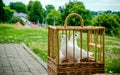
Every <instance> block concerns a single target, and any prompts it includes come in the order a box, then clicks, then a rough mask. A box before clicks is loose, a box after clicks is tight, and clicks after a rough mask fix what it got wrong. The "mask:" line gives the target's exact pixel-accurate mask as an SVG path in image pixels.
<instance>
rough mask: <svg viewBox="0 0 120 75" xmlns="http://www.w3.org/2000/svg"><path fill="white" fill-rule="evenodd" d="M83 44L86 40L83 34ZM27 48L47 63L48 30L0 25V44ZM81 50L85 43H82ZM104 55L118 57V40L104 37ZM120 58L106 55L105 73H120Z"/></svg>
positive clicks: (119, 52) (119, 40) (119, 42)
mask: <svg viewBox="0 0 120 75" xmlns="http://www.w3.org/2000/svg"><path fill="white" fill-rule="evenodd" d="M83 35H84V38H83V42H85V41H86V40H85V39H86V34H85V33H84V34H83ZM22 42H24V43H25V44H27V46H29V47H30V48H31V49H32V50H33V51H34V52H35V53H36V54H37V55H38V56H40V57H41V58H42V59H43V60H44V61H45V62H46V61H47V50H48V29H47V27H43V28H37V29H36V28H24V27H23V28H18V27H16V26H15V25H10V24H0V43H22ZM83 46H84V47H83V48H85V47H86V43H85V44H84V43H83ZM105 50H106V53H107V52H109V51H112V53H113V54H115V55H118V56H120V38H116V37H110V36H105ZM119 63H120V57H114V56H113V57H112V55H111V56H110V55H106V72H107V73H109V72H112V73H120V71H119V70H120V64H119Z"/></svg>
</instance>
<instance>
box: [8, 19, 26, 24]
mask: <svg viewBox="0 0 120 75" xmlns="http://www.w3.org/2000/svg"><path fill="white" fill-rule="evenodd" d="M17 22H20V23H21V24H22V25H24V22H23V20H22V19H20V18H19V17H13V18H12V19H11V20H10V21H9V23H17Z"/></svg>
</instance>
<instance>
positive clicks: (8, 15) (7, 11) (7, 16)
mask: <svg viewBox="0 0 120 75" xmlns="http://www.w3.org/2000/svg"><path fill="white" fill-rule="evenodd" d="M4 10H5V21H6V22H8V21H9V20H10V19H11V18H12V15H13V13H14V12H15V10H12V9H10V7H9V6H5V7H4Z"/></svg>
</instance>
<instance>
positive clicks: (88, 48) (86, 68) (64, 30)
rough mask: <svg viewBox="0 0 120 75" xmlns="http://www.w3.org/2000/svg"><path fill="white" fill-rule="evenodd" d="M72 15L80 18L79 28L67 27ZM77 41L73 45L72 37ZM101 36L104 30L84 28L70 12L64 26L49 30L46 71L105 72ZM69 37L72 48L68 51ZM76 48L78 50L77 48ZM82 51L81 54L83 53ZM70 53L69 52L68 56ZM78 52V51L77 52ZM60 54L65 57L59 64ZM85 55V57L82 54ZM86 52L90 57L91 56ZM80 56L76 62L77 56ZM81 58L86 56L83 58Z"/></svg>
mask: <svg viewBox="0 0 120 75" xmlns="http://www.w3.org/2000/svg"><path fill="white" fill-rule="evenodd" d="M71 16H77V17H79V19H80V23H81V26H67V21H68V19H69V18H70V17H71ZM74 34H77V35H78V39H77V40H76V41H77V43H76V42H75V40H74V39H75V36H73V37H72V36H71V35H74ZM62 35H65V36H66V38H65V39H66V40H65V41H64V43H65V46H64V47H65V48H64V49H65V50H64V52H63V51H62V52H61V45H62V40H61V37H62ZM104 36H105V28H104V27H98V26H84V23H83V19H82V17H81V16H80V15H79V14H76V13H73V14H70V15H68V16H67V17H66V19H65V23H64V26H49V27H48V72H49V74H50V75H86V74H93V73H104V62H105V61H104V60H105V59H104V46H105V44H104ZM71 37H72V39H73V42H72V43H71V45H72V47H71V49H69V47H68V46H69V43H68V41H69V39H70V38H71ZM76 44H77V46H78V49H79V50H78V51H77V48H76ZM83 50H84V51H83ZM69 51H71V52H72V54H71V56H70V54H69ZM76 51H77V52H76ZM60 52H61V53H63V55H64V58H63V60H62V61H61V54H60ZM84 52H85V53H86V54H84ZM89 52H92V53H93V54H92V55H91V56H90V54H89ZM77 56H78V57H79V58H80V59H79V61H77V58H76V57H77ZM83 56H86V57H84V58H83Z"/></svg>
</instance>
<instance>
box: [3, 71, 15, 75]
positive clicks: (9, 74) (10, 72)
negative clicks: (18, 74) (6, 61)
mask: <svg viewBox="0 0 120 75" xmlns="http://www.w3.org/2000/svg"><path fill="white" fill-rule="evenodd" d="M4 74H5V75H14V73H13V72H12V71H6V72H5V73H4Z"/></svg>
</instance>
